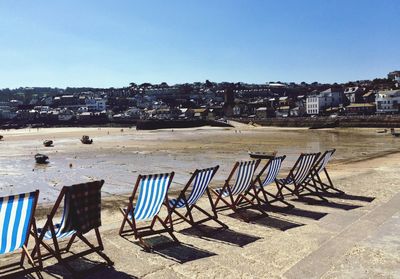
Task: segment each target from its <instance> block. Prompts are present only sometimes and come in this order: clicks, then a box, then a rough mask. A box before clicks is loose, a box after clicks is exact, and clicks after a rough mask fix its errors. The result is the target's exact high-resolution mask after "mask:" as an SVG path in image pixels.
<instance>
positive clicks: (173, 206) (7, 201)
mask: <svg viewBox="0 0 400 279" xmlns="http://www.w3.org/2000/svg"><path fill="white" fill-rule="evenodd" d="M334 152H335V150H334V149H332V150H328V151H326V152H325V153H323V154H322V155H321V154H320V153H307V154H301V155H300V156H299V158H298V160H297V161H296V163H295V164H294V166H293V167H292V169H291V170H290V171H289V173H288V175H287V176H286V177H285V178H283V179H278V178H277V176H278V174H279V171H280V169H281V166H282V162H283V161H284V160H285V156H279V157H278V156H275V157H273V158H271V159H270V160H269V161H268V162H267V163H266V165H264V166H263V167H262V168H261V171H260V172H258V174H256V171H257V168H258V166H259V165H260V162H261V160H250V161H244V162H236V163H235V164H234V166H233V169H232V171H231V172H230V174H229V176H228V178H227V179H226V180H225V183H224V184H223V186H222V187H221V188H216V189H212V188H210V187H209V185H210V183H211V181H212V179H213V177H214V175H215V174H216V172H217V171H218V169H219V166H215V167H212V168H207V169H201V170H196V171H195V172H194V173H193V175H192V176H191V178H190V179H189V180H188V182H187V184H186V185H185V186H184V187H183V189H182V190H181V192H180V193H179V195H178V196H177V197H176V198H173V199H170V198H169V196H168V190H169V188H170V185H171V183H172V180H173V177H174V172H171V173H164V174H152V175H139V177H138V178H137V181H136V183H135V186H134V189H133V192H132V194H131V195H130V197H129V201H128V204H127V206H126V207H124V208H121V209H120V210H121V213H122V215H123V220H122V224H121V227H120V230H119V234H120V235H121V236H124V237H125V235H127V234H131V233H133V235H134V237H135V239H136V240H138V241H139V244H140V245H141V246H142V247H143V248H144V249H145V250H147V251H151V250H152V249H153V248H154V247H152V246H151V245H149V244H148V243H147V242H146V241H145V239H144V238H145V237H147V236H151V235H155V234H160V233H168V234H169V235H170V236H171V238H172V240H173V242H175V243H179V240H178V239H177V238H176V236H175V235H174V229H173V225H174V222H175V221H176V220H177V219H181V220H183V221H185V222H187V223H188V224H190V225H191V226H193V227H195V228H197V229H199V230H200V231H201V230H202V229H201V226H199V225H200V224H202V223H204V222H207V221H214V222H215V223H216V224H218V225H219V226H220V227H221V228H228V226H227V225H225V224H224V223H223V222H221V221H220V220H219V219H218V212H219V211H220V210H225V209H230V210H233V211H234V212H235V213H237V214H238V215H239V216H240V217H241V219H243V220H244V221H250V219H249V218H248V217H246V216H245V215H244V214H242V210H243V209H246V208H249V207H250V208H253V209H256V210H258V211H259V212H260V213H261V215H260V216H266V215H267V213H266V211H265V210H264V208H265V207H263V206H262V205H263V204H267V205H272V204H274V203H275V202H280V203H282V204H284V205H286V206H287V207H292V205H291V204H290V203H289V202H288V201H286V200H285V197H286V196H287V195H295V196H297V197H299V198H301V197H302V196H305V195H315V196H317V197H318V198H320V199H321V200H325V198H324V196H323V193H326V192H331V193H332V192H333V193H335V194H338V195H340V194H343V192H342V191H341V190H339V189H337V188H335V187H334V186H333V184H332V181H331V179H330V177H329V174H328V172H327V170H326V166H327V164H328V162H329V160H330V159H331V157H332V155H333V154H334ZM235 174H236V176H235ZM321 175H325V176H326V179H325V180H322V178H321ZM234 177H235V179H234ZM324 181H325V182H324ZM103 184H104V181H103V180H101V181H94V182H89V183H84V184H77V185H72V186H65V187H63V189H62V190H61V192H60V195H59V197H58V199H57V200H56V202H55V205H54V207H53V209H52V210H51V212H50V213H49V214H48V216H47V220H46V223H45V224H44V226H43V227H42V228H37V227H36V221H35V218H34V214H35V208H36V204H37V200H38V196H39V191H35V192H32V193H26V194H20V195H15V196H9V197H2V198H1V197H0V254H6V253H10V252H13V251H16V250H18V249H21V251H22V253H21V259H20V261H19V262H17V263H15V264H10V265H7V266H2V267H0V277H2V276H5V278H7V276H10V277H11V276H15V275H16V274H26V273H32V272H36V274H37V275H38V277H39V278H41V274H40V270H41V269H42V268H43V265H42V261H43V259H47V258H48V257H54V258H56V259H57V261H58V262H59V263H61V264H62V265H63V266H64V267H65V268H66V269H67V270H68V271H69V272H70V273H72V274H73V276H74V277H75V276H78V274H79V273H78V272H77V271H76V270H75V269H74V268H73V267H72V265H71V264H70V263H69V261H70V260H73V259H76V258H78V257H82V256H85V255H88V254H90V253H96V254H97V255H99V256H100V257H102V258H103V259H104V260H105V264H106V265H113V262H112V261H111V260H110V259H109V258H108V257H107V256H106V255H105V254H104V253H103V252H102V251H103V250H104V247H103V243H102V240H101V236H100V232H99V227H100V226H101V217H100V212H101V208H100V205H101V197H100V195H101V187H102V185H103ZM274 184H275V185H276V187H273V185H274ZM274 188H275V189H276V190H275V191H272V190H273V189H274ZM204 195H206V196H207V199H208V201H209V203H210V207H211V211H209V210H207V209H204V208H202V207H200V206H199V205H198V204H197V202H198V200H199V199H200V198H201V197H203V196H204ZM213 196H214V199H213ZM62 200H64V207H63V213H62V217H61V221H60V222H59V223H57V222H54V219H55V216H56V213H57V210H58V209H59V207H60V206H61V203H62ZM162 207H165V208H166V213H165V214H164V216H162V215H161V208H162ZM195 210H197V211H198V212H200V213H202V215H203V216H204V218H200V219H195V218H194V215H195V214H194V211H195ZM196 216H198V215H196ZM174 217H177V219H173V218H174ZM143 221H150V222H143ZM156 222H158V223H159V224H160V226H156ZM126 227H128V228H126ZM157 227H158V228H157ZM89 231H94V232H95V236H96V240H97V243H96V244H93V243H91V242H90V241H89V240H88V239H87V238H86V237H85V236H84V234H86V233H87V232H89ZM29 236H32V237H33V238H34V240H35V245H34V247H33V249H32V250H33V251H32V252H29V251H28V248H27V247H28V240H29ZM77 238H78V239H79V240H81V242H83V243H84V244H85V245H86V246H87V247H88V249H87V250H85V251H82V252H80V253H75V254H72V255H69V256H66V255H67V252H68V251H69V250H70V248H71V246H72V245H73V243H74V241H75V240H76V239H77ZM64 239H66V240H68V241H67V244H66V245H65V246H64V247H60V241H61V240H64ZM41 247H43V248H44V250H46V254H41V249H40V248H41ZM25 258H27V260H28V263H29V264H30V266H31V267H30V268H25V269H23V270H20V271H17V272H14V271H16V270H17V269H18V268H19V267H23V266H24V262H25ZM1 270H5V272H6V273H2V271H1ZM10 271H11V272H13V273H12V274H11V275H9V272H10ZM4 274H7V275H4Z"/></svg>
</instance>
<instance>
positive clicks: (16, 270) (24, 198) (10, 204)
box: [0, 190, 42, 278]
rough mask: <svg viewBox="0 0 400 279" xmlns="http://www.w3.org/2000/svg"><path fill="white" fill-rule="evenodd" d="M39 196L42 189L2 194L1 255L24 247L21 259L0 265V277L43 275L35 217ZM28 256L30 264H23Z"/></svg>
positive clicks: (0, 218) (0, 219) (0, 198)
mask: <svg viewBox="0 0 400 279" xmlns="http://www.w3.org/2000/svg"><path fill="white" fill-rule="evenodd" d="M38 197H39V190H37V191H35V192H30V193H25V194H19V195H12V196H7V197H0V255H2V254H8V253H12V252H15V251H17V250H20V251H21V259H20V260H19V261H18V262H15V263H11V264H7V265H3V266H0V278H15V277H16V276H19V275H27V274H30V273H33V272H34V273H36V275H37V276H38V277H39V278H42V276H41V274H40V270H41V269H42V258H41V254H40V249H39V242H38V237H37V234H36V222H35V218H34V215H35V210H36V205H37V201H38ZM30 236H32V237H33V238H34V241H35V245H34V246H35V247H36V249H37V251H38V255H39V256H38V258H37V262H36V263H35V261H34V259H33V258H32V257H31V254H30V253H29V251H28V241H29V237H30ZM25 257H26V258H27V260H28V263H29V264H30V267H29V268H25V267H24V262H25Z"/></svg>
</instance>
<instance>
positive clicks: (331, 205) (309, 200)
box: [292, 196, 362, 210]
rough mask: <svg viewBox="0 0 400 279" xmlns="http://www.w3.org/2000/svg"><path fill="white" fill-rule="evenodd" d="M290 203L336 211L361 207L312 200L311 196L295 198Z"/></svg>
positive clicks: (316, 199)
mask: <svg viewBox="0 0 400 279" xmlns="http://www.w3.org/2000/svg"><path fill="white" fill-rule="evenodd" d="M292 201H296V202H302V203H305V204H308V205H316V206H324V207H329V208H336V209H342V210H352V209H356V208H360V207H362V206H361V205H355V204H347V203H338V202H334V201H331V200H330V201H322V200H319V199H318V198H312V197H311V196H310V197H301V198H295V199H292Z"/></svg>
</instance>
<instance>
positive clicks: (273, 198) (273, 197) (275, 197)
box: [253, 155, 294, 208]
mask: <svg viewBox="0 0 400 279" xmlns="http://www.w3.org/2000/svg"><path fill="white" fill-rule="evenodd" d="M285 158H286V155H283V156H279V157H271V159H270V160H268V162H267V163H266V164H265V165H264V167H263V168H262V169H261V171H260V172H259V173H258V174H257V177H256V179H255V181H256V183H257V184H258V187H256V195H257V196H258V197H259V199H260V201H261V202H264V203H265V204H266V205H268V206H272V204H273V203H275V202H280V203H283V204H285V205H286V206H287V207H288V208H293V207H294V205H292V204H290V203H288V202H287V201H285V199H284V196H283V194H282V191H281V190H279V184H278V182H277V178H276V177H275V179H274V183H275V185H276V187H277V189H278V191H277V193H276V194H273V193H271V192H269V191H267V189H266V188H267V186H268V185H267V186H263V181H262V179H261V178H262V176H263V175H264V172H265V171H266V170H267V168H268V167H269V165H270V164H271V163H272V160H275V159H280V160H281V164H282V162H283V161H284V160H285ZM260 194H261V196H262V197H260ZM268 197H270V198H268ZM253 199H255V197H253Z"/></svg>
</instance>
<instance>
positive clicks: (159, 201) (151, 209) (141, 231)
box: [119, 172, 179, 251]
mask: <svg viewBox="0 0 400 279" xmlns="http://www.w3.org/2000/svg"><path fill="white" fill-rule="evenodd" d="M174 174H175V173H174V172H171V173H162V174H150V175H139V177H138V178H137V180H136V184H135V187H134V189H133V192H132V195H131V196H130V197H129V203H128V206H127V207H126V208H120V210H121V213H122V215H123V216H124V219H123V220H122V224H121V227H120V229H119V235H120V236H123V235H124V234H125V233H128V232H129V233H131V232H133V235H134V236H135V239H139V244H140V245H141V246H142V247H143V248H144V249H145V250H146V251H151V250H152V249H153V247H152V246H151V245H150V244H148V243H146V241H145V240H144V239H143V238H144V237H146V236H150V235H154V234H161V233H168V234H169V235H170V236H171V238H172V239H173V240H174V242H175V243H179V240H178V239H177V238H176V237H175V236H174V234H173V224H172V219H171V210H170V208H169V203H168V202H167V201H168V189H169V186H170V185H171V182H172V179H173V178H174ZM137 192H139V194H138V196H137V200H136V204H134V203H133V201H134V200H135V197H136V194H137ZM163 205H165V206H166V207H167V217H166V219H165V220H162V219H161V218H160V216H159V213H160V210H161V206H163ZM146 220H148V221H150V220H151V225H150V226H148V225H146V224H144V225H141V227H138V222H137V221H146ZM156 221H158V223H159V224H160V225H161V226H162V228H161V229H155V223H156ZM142 223H144V222H142ZM126 224H128V225H129V229H127V230H126V229H125V225H126Z"/></svg>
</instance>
